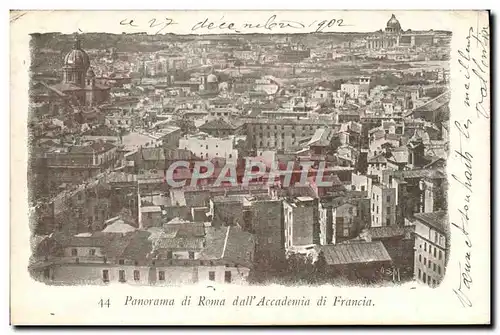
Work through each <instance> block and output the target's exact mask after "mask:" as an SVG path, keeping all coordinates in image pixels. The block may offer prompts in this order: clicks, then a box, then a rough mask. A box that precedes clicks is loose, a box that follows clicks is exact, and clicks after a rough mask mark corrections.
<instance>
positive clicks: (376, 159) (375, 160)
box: [368, 153, 387, 164]
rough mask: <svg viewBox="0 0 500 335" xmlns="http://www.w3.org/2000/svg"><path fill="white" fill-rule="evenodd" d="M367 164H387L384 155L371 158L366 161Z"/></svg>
mask: <svg viewBox="0 0 500 335" xmlns="http://www.w3.org/2000/svg"><path fill="white" fill-rule="evenodd" d="M368 163H371V164H375V163H387V158H385V155H384V154H383V153H382V154H378V155H376V156H373V157H372V158H370V159H368Z"/></svg>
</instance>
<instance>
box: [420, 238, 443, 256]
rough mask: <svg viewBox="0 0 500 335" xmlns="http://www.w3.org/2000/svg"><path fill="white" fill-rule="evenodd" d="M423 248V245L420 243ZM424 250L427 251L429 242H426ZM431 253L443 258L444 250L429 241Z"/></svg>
mask: <svg viewBox="0 0 500 335" xmlns="http://www.w3.org/2000/svg"><path fill="white" fill-rule="evenodd" d="M420 248H422V245H420ZM424 251H425V252H427V242H424ZM429 254H430V255H434V257H438V258H439V259H442V258H443V252H442V251H441V250H439V249H438V248H437V247H432V244H430V243H429Z"/></svg>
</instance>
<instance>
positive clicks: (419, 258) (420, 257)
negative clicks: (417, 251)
mask: <svg viewBox="0 0 500 335" xmlns="http://www.w3.org/2000/svg"><path fill="white" fill-rule="evenodd" d="M418 261H419V262H420V263H422V255H418Z"/></svg>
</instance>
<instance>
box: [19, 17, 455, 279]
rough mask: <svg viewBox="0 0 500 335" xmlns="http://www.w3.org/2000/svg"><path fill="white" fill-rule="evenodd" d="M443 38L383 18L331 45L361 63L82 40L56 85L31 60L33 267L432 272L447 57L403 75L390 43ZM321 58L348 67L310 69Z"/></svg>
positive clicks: (441, 259) (441, 213)
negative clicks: (96, 45)
mask: <svg viewBox="0 0 500 335" xmlns="http://www.w3.org/2000/svg"><path fill="white" fill-rule="evenodd" d="M446 36H447V35H446V34H445V33H443V32H441V33H438V32H432V31H430V32H411V31H409V30H408V31H403V30H402V29H401V26H400V24H399V22H398V21H397V19H396V18H395V17H394V16H393V17H392V18H391V19H390V20H389V22H388V23H387V27H386V29H385V31H384V32H377V33H374V34H366V36H364V37H359V36H358V35H356V36H355V37H349V38H350V39H351V40H349V42H348V43H347V45H346V42H342V43H340V42H339V43H337V42H335V43H333V42H332V47H331V49H332V50H335V52H336V53H337V55H338V54H339V53H342V52H343V53H345V55H348V54H351V55H354V56H355V57H354V58H355V60H354V61H353V60H352V59H351V60H349V59H347V60H346V59H344V58H343V56H342V57H334V56H333V55H332V52H327V53H326V54H325V53H324V52H323V51H321V50H319V49H320V48H314V47H313V46H308V45H305V44H306V41H304V40H303V37H301V38H302V40H296V39H297V38H298V37H294V36H287V37H282V36H274V37H273V36H271V37H268V36H265V37H262V36H256V37H253V38H254V39H255V41H252V40H250V42H249V41H248V40H238V39H227V38H225V37H217V36H212V37H209V38H207V37H204V38H201V37H200V38H199V39H196V38H195V39H192V40H189V41H186V42H182V41H178V42H176V41H175V40H174V41H169V46H170V47H169V48H168V51H165V50H167V48H165V50H161V51H155V52H144V53H129V52H120V51H119V50H117V49H115V48H113V49H111V50H109V51H106V52H101V51H99V50H97V51H96V52H94V54H95V55H96V56H95V57H94V58H93V57H91V56H89V53H88V52H87V51H85V50H84V49H83V48H82V42H81V39H80V37H79V36H77V37H76V40H75V42H74V46H73V48H72V50H70V51H69V52H68V53H67V55H66V56H65V57H64V58H63V59H62V61H63V64H62V66H61V67H60V70H62V73H61V76H60V77H59V78H61V77H62V80H61V79H57V78H58V77H57V75H56V74H52V75H49V74H47V73H45V72H44V73H41V72H37V71H36V69H35V70H33V76H32V80H31V89H30V98H31V104H30V106H31V107H30V117H29V129H30V134H31V143H30V166H29V176H28V182H29V188H30V192H31V204H32V208H31V220H30V222H31V229H32V232H33V236H32V240H33V243H32V246H33V248H32V249H33V250H32V251H33V255H32V257H31V261H30V272H31V273H32V275H33V276H34V277H36V278H37V279H39V280H42V281H45V282H47V283H53V284H84V283H92V284H101V283H109V282H127V283H132V284H134V283H135V284H164V285H179V284H189V283H198V282H203V281H207V282H210V281H214V282H217V283H236V284H245V283H252V282H262V280H263V278H265V280H268V281H270V282H273V281H274V282H279V281H280V276H284V274H286V275H287V276H289V277H290V276H291V277H293V272H294V271H297V269H296V268H295V267H294V266H291V264H292V263H293V262H291V261H290V259H292V258H293V259H297V258H300V259H302V260H303V262H305V263H307V262H309V263H310V264H311V265H312V266H313V267H314V268H315V269H317V270H318V273H321V275H322V276H323V277H322V278H323V279H325V278H326V279H327V280H328V279H331V281H332V282H335V279H336V278H348V279H350V280H352V281H367V282H380V281H387V282H402V281H407V280H417V281H420V282H422V283H425V284H427V285H429V286H431V287H435V286H437V285H439V283H440V282H441V280H442V278H443V276H444V274H445V267H446V262H447V259H448V254H449V252H448V250H449V231H448V229H449V228H448V227H449V223H448V220H447V205H446V202H447V176H446V172H445V167H446V158H447V155H448V122H449V109H448V103H449V99H450V94H449V91H448V89H447V84H446V83H447V80H446V78H447V63H446V60H443V59H441V58H440V57H437V58H434V59H433V60H432V63H427V62H429V59H427V58H426V59H420V58H415V59H414V60H413V61H412V62H414V63H412V64H413V66H412V67H410V68H405V69H400V70H398V67H397V66H396V65H398V64H407V63H406V60H407V57H405V58H404V59H397V58H391V57H386V56H388V55H392V54H394V52H396V51H397V52H399V53H402V54H404V55H407V56H408V57H413V56H414V55H419V54H420V53H421V52H422V50H426V54H428V55H434V54H439V55H440V54H441V53H443V48H444V47H443V45H445V44H444V43H441V42H442V41H445V40H446ZM40 38H41V37H40V36H36V37H34V38H33V39H34V43H41V42H40ZM165 38H167V37H165ZM168 38H170V39H175V37H168ZM314 38H315V37H313V36H312V37H311V39H312V40H314ZM323 38H325V37H323ZM344 38H345V37H344ZM332 39H333V38H332ZM314 41H315V43H317V44H318V45H320V46H323V44H324V43H326V42H325V41H323V42H318V41H316V40H314ZM437 41H441V42H439V43H438V42H437ZM138 48H139V46H138ZM37 50H38V52H39V54H38V57H41V58H42V59H43V57H49V56H50V57H53V54H54V53H53V52H50V50H45V49H43V48H41V47H38V48H37ZM374 50H376V52H378V53H379V54H384V55H385V56H384V57H378V58H377V57H375V58H374V57H372V53H373V52H374ZM427 51H428V52H427ZM360 55H361V56H360ZM36 56H37V55H36V54H35V57H36ZM319 58H321V61H318V62H317V63H318V64H316V65H314V62H312V60H314V59H319ZM403 61H404V62H403ZM325 62H340V63H342V64H345V63H346V62H347V63H349V62H351V63H352V64H354V65H355V66H356V67H357V70H356V71H354V70H353V75H345V76H340V77H339V76H338V75H334V74H333V75H332V74H331V73H330V72H327V73H325V74H324V75H322V76H321V75H318V72H319V73H321V72H322V71H323V70H322V69H323V66H324V64H325ZM363 64H367V65H369V66H366V67H365V66H363ZM373 64H376V65H373ZM387 64H389V66H385V65H387ZM354 65H353V66H354ZM365 68H366V71H361V70H360V69H365ZM54 70H59V69H54ZM357 71H358V72H359V71H361V72H359V73H358V72H357ZM381 78H385V79H384V80H381ZM387 78H389V79H387ZM391 78H392V81H391ZM179 162H182V163H179ZM257 163H258V164H257ZM249 166H251V167H252V166H258V168H259V171H258V172H260V173H254V174H253V175H251V178H249V177H248V172H249V170H248V167H249ZM276 167H278V168H279V169H280V170H281V171H284V170H286V171H287V173H281V174H275V173H273V171H276ZM254 172H255V171H254ZM221 176H222V177H228V178H229V177H230V176H232V177H234V178H235V180H230V179H227V178H222V179H221ZM293 264H296V263H293ZM311 275H313V274H311Z"/></svg>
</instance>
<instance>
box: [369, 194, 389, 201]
mask: <svg viewBox="0 0 500 335" xmlns="http://www.w3.org/2000/svg"><path fill="white" fill-rule="evenodd" d="M375 196H376V199H377V201H378V194H375V193H373V194H372V198H373V200H375ZM386 200H387V202H391V196H390V195H388V196H387V197H386Z"/></svg>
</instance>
